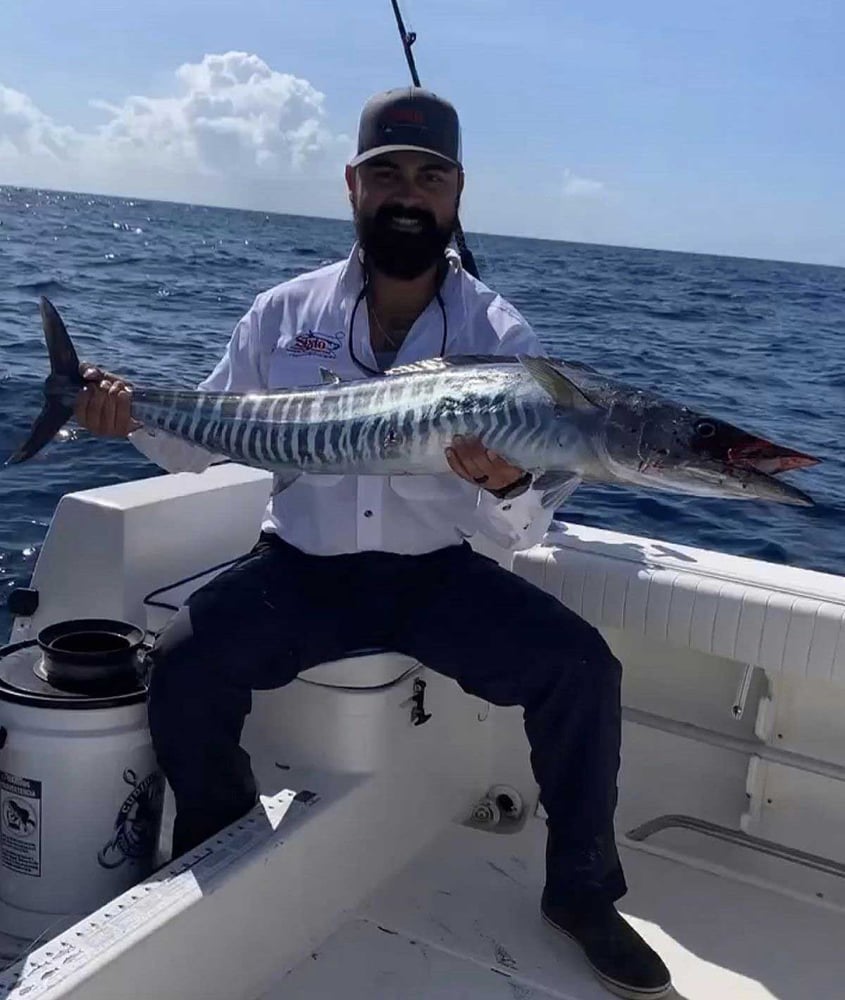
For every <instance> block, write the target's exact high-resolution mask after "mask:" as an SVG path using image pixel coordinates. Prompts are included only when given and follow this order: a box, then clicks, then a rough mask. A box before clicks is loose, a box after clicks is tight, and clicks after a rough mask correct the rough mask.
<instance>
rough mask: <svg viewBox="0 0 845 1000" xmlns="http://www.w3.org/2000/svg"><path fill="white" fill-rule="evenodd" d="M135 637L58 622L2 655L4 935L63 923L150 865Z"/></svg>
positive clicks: (151, 780) (151, 800)
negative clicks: (111, 642) (111, 641)
mask: <svg viewBox="0 0 845 1000" xmlns="http://www.w3.org/2000/svg"><path fill="white" fill-rule="evenodd" d="M107 630H108V631H107ZM104 635H111V636H112V637H113V640H114V642H113V646H112V648H111V649H109V642H110V640H109V639H107V638H106V639H104V638H103V637H104ZM57 637H58V639H57ZM68 637H70V639H68ZM143 637H144V633H143V631H142V630H141V629H138V628H136V627H135V626H132V625H129V624H127V623H125V622H103V621H100V620H97V621H88V622H85V621H75V622H62V623H59V624H58V625H55V626H51V627H50V629H45V630H43V631H42V632H41V633H39V637H38V639H37V640H35V641H31V642H23V643H15V644H13V645H11V646H7V647H5V649H2V650H0V727H2V731H0V737H3V736H4V735H5V742H4V745H3V746H2V749H0V903H2V906H0V931H3V932H4V933H7V934H11V935H14V936H15V937H23V938H31V937H33V936H35V935H37V934H40V933H41V932H42V931H43V930H46V929H47V928H48V927H55V926H56V924H57V923H59V924H63V925H69V924H70V923H72V922H73V921H74V920H75V919H79V918H80V917H82V916H84V915H86V914H88V913H90V912H92V911H93V910H95V909H97V908H98V907H100V906H102V905H103V904H104V903H106V902H107V901H108V900H110V899H112V898H113V897H114V896H116V895H119V894H120V893H122V892H124V891H125V890H126V889H128V888H130V887H131V886H133V885H134V884H136V883H137V882H139V881H141V880H142V879H144V878H146V877H147V875H149V874H150V872H151V871H152V865H153V858H154V852H155V849H156V845H157V842H158V836H159V830H160V825H161V806H162V793H163V787H164V781H163V777H162V776H161V774H160V772H159V771H158V768H157V764H156V759H155V754H154V752H153V748H152V744H151V741H150V734H149V730H148V728H147V708H146V692H147V689H146V684H145V682H144V680H143V678H142V676H141V671H140V668H139V660H138V651H139V647H140V646H141V642H142V640H143ZM63 643H64V644H65V646H66V647H67V648H65V649H60V648H59V647H61V646H62V644H63Z"/></svg>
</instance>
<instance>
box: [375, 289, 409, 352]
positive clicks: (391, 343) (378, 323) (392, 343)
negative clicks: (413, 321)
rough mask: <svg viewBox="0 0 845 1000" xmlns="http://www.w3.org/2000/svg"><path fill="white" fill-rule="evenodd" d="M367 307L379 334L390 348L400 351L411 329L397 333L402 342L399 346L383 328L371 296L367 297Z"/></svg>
mask: <svg viewBox="0 0 845 1000" xmlns="http://www.w3.org/2000/svg"><path fill="white" fill-rule="evenodd" d="M367 305H368V306H369V307H370V309H369V312H370V315H371V316H372V317H373V320H374V321H375V324H376V327H377V328H378V331H379V333H380V334H381V335H382V337H383V338H384V340H385V341H387V344H388V345H389V346H390V347H392V348H393V350H394V351H398V350H399V347H400V345H401V343H402V341H403V340H404V339H405V337H406V336H407V335H408V329H410V328H408V329H405V330H400V331H397V333H396V335H397V336H398V337H399V338H400V341H399V343H398V344H397V343H396V341H395V340H394V339H393V337H392V336H391V335H390V334H389V333H388V332H387V330H385V328H384V327H383V326H382V322H381V320H380V319H379V318H378V313H377V312H376V307H375V305H374V304H373V302H372V301H371V299H370V297H369V296H367Z"/></svg>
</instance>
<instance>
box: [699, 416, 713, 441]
mask: <svg viewBox="0 0 845 1000" xmlns="http://www.w3.org/2000/svg"><path fill="white" fill-rule="evenodd" d="M695 433H696V434H697V435H698V436H699V437H703V438H712V437H715V435H716V425H715V424H714V423H713V422H712V421H710V420H699V421H698V423H697V424H696V425H695Z"/></svg>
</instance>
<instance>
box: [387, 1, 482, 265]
mask: <svg viewBox="0 0 845 1000" xmlns="http://www.w3.org/2000/svg"><path fill="white" fill-rule="evenodd" d="M390 3H391V6H392V7H393V14H394V16H395V17H396V27H397V28H398V29H399V37H400V38H401V39H402V48H403V49H404V50H405V60H406V62H407V63H408V69H409V70H410V71H411V80H412V81H413V84H414V86H415V87H421V86H422V84H421V83H420V75H419V73H418V72H417V66H416V63H415V62H414V53H413V52H412V51H411V46H412V45H413V44H414V42H415V41H416V40H417V33H416V31H407V30H406V28H405V22H404V21H403V20H402V11H401V10H399V0H390ZM455 243H457V245H458V253H459V254H460V255H461V265H462V267H463V269H464V270H465V271H468V272H469V273H470V274H471V275H472V276H473V278H477V277H478V265H477V264H476V263H475V257H473V255H472V250H470V248H469V247H468V246H467V242H466V238H465V237H464V231H463V229H462V228H461V220H460V219H459V218H458V217H457V215H456V216H455Z"/></svg>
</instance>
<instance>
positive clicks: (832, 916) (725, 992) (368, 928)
mask: <svg viewBox="0 0 845 1000" xmlns="http://www.w3.org/2000/svg"><path fill="white" fill-rule="evenodd" d="M544 841H545V826H544V824H543V823H542V822H541V821H539V820H536V819H532V820H531V821H530V822H529V823H528V825H527V827H526V828H525V830H524V831H523V832H522V833H519V834H515V835H511V836H507V835H496V834H490V833H482V832H477V831H474V830H469V829H467V828H465V827H461V826H455V827H453V828H451V829H450V830H448V831H446V832H445V833H444V834H443V835H442V836H441V837H440V838H439V839H438V840H437V841H436V842H435V843H434V844H433V845H432V846H431V847H430V848H429V849H428V850H427V851H426V852H424V853H423V854H422V855H420V856H419V857H418V858H416V859H415V860H414V861H413V862H412V863H411V864H410V865H409V866H408V867H407V868H406V869H405V870H404V871H403V872H401V873H400V874H399V875H398V876H397V877H396V878H394V879H393V880H391V881H390V882H389V883H388V884H386V885H385V886H384V887H383V888H382V889H381V890H379V892H378V893H376V894H375V896H374V897H373V898H371V900H370V901H369V902H368V903H367V904H366V905H365V906H364V907H362V908H361V909H360V910H359V911H357V912H356V913H355V914H353V915H351V917H350V919H349V921H347V922H346V923H345V924H344V925H343V926H342V927H340V929H339V930H338V931H337V932H336V933H335V934H334V935H333V936H331V937H330V938H329V939H328V940H327V941H325V942H324V943H323V944H322V945H321V946H319V947H318V948H317V949H315V951H314V952H313V954H312V955H310V956H309V957H308V958H306V959H305V960H304V961H303V962H301V963H300V964H299V965H298V966H297V967H296V968H295V969H293V970H292V971H290V972H289V973H288V974H287V975H285V976H284V978H282V979H281V980H280V981H279V982H278V983H277V984H276V985H275V986H274V987H273V989H271V990H270V991H268V992H267V993H266V994H265V995H264V997H263V998H261V1000H325V998H337V1000H435V998H436V1000H488V998H489V1000H499V998H502V1000H529V998H536V1000H547V998H561V997H563V998H567V1000H606V998H607V997H608V996H609V994H608V993H607V992H606V991H605V990H604V988H603V987H602V986H601V985H600V984H599V983H598V982H597V981H596V980H595V979H594V977H593V976H592V974H591V972H590V971H589V969H588V968H587V966H586V964H585V962H584V960H583V958H582V956H581V953H580V951H579V950H578V949H577V947H576V946H575V945H574V944H572V943H571V942H569V941H568V940H567V939H564V938H562V937H561V936H560V935H559V934H558V933H557V932H556V931H554V930H553V929H552V928H550V927H548V926H547V925H546V924H545V923H544V922H543V921H542V920H541V918H540V916H539V909H538V904H539V892H540V887H541V885H542V873H543V845H544ZM621 853H622V862H623V866H624V868H625V873H626V877H627V880H628V885H629V892H628V894H627V895H626V896H625V897H624V898H623V899H621V900H620V901H619V903H618V904H617V905H618V908H619V910H620V911H621V912H622V913H623V914H624V915H625V916H626V917H627V918H628V919H629V920H630V922H631V923H632V924H633V925H634V926H635V927H636V928H637V930H638V931H639V932H640V933H641V934H642V935H643V936H644V937H645V938H646V939H647V940H648V942H649V943H650V944H651V945H652V947H654V948H655V949H657V950H658V951H659V953H660V954H661V955H662V957H663V959H664V961H665V962H666V963H667V965H668V966H669V968H670V971H671V972H672V975H673V982H674V986H675V991H676V992H675V994H674V996H675V997H683V998H687V1000H770V998H773V997H774V998H777V1000H842V998H843V997H845V915H843V914H841V913H839V912H836V911H832V910H829V909H826V908H823V907H821V906H816V905H814V904H813V903H811V902H803V901H800V900H795V899H793V898H790V897H787V896H783V895H781V894H780V893H777V892H773V891H771V890H768V889H763V888H758V887H756V886H752V885H748V884H745V883H743V882H738V881H734V880H731V879H727V878H723V877H720V876H718V875H713V874H710V873H708V872H703V871H699V870H696V869H693V868H691V867H688V866H687V865H684V864H680V863H678V862H675V861H670V860H666V859H664V858H660V857H655V856H653V855H649V854H645V853H643V852H642V851H637V850H630V849H627V848H624V847H623V848H621Z"/></svg>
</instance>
